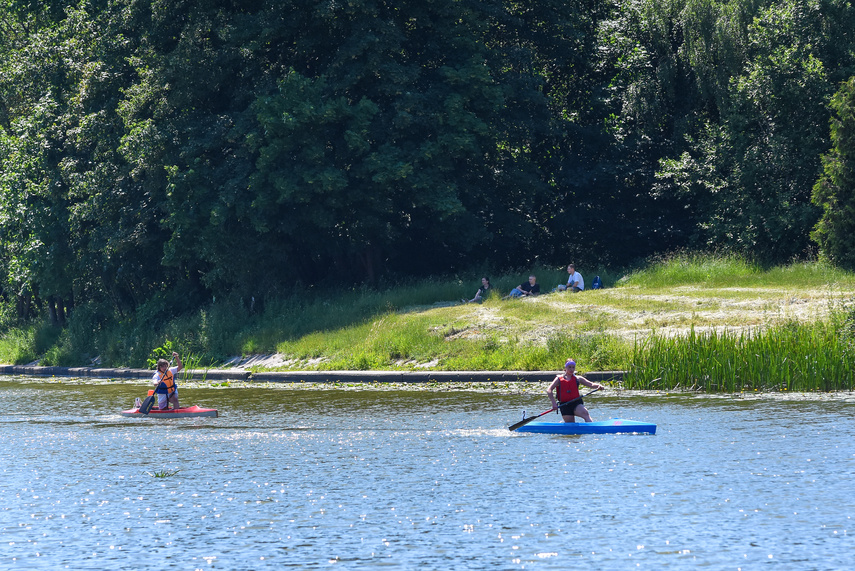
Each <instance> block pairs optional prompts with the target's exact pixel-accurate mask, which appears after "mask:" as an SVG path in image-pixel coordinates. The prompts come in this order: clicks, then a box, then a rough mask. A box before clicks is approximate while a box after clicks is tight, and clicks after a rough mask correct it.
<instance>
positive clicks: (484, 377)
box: [0, 365, 624, 384]
mask: <svg viewBox="0 0 855 571" xmlns="http://www.w3.org/2000/svg"><path fill="white" fill-rule="evenodd" d="M153 374H154V371H153V370H147V369H111V368H94V367H42V366H34V365H0V375H8V376H14V375H22V376H29V377H70V378H99V379H150V378H151V376H152V375H153ZM556 374H558V372H557V371H263V372H252V371H245V370H239V369H192V370H187V369H185V370H184V371H182V372H181V377H182V378H184V379H186V380H193V381H224V382H225V381H244V382H254V383H265V382H267V383H371V382H380V383H405V384H406V383H510V382H513V383H519V382H526V383H544V382H550V381H552V379H554V378H555V375H556ZM623 375H624V371H591V372H586V373H583V376H584V377H585V378H586V379H588V380H589V381H592V382H595V383H604V382H610V383H617V382H620V381H622V380H623Z"/></svg>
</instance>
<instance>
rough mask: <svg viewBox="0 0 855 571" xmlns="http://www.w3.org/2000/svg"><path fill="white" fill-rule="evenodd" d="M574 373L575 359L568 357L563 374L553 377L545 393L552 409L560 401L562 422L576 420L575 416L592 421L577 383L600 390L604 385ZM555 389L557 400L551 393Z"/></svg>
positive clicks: (556, 406)
mask: <svg viewBox="0 0 855 571" xmlns="http://www.w3.org/2000/svg"><path fill="white" fill-rule="evenodd" d="M575 373H576V361H574V360H573V359H568V360H567V362H566V363H564V374H563V375H557V376H556V377H555V380H554V381H552V384H551V385H549V388H548V389H546V394H547V395H549V400H551V401H552V408H553V409H556V408H559V407H558V405H559V403H561V407H560V409H561V416H562V417H563V418H564V422H576V418H575V417H577V416H578V417H581V418H583V419H585V422H592V420H591V415H590V414H589V413H588V409H587V408H585V403H583V402H582V396H581V395H580V394H579V385H580V384H582V385H585V386H586V387H591V388H592V389H596V390H601V389H604V388H605V387H604V386H603V385H601V384H600V383H592V382H591V381H589V380H588V379H586V378H585V377H583V376H581V375H579V376H577V375H576V374H575ZM556 389H557V390H558V400H557V401H556V400H555V395H554V394H553V393H554V392H555V391H556Z"/></svg>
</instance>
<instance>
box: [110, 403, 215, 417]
mask: <svg viewBox="0 0 855 571" xmlns="http://www.w3.org/2000/svg"><path fill="white" fill-rule="evenodd" d="M122 416H134V417H138V418H145V417H149V418H151V417H154V418H195V417H197V416H217V409H215V408H201V407H198V406H196V405H195V404H194V405H193V406H186V407H184V408H173V409H169V410H158V409H156V408H153V409H151V411H150V412H149V413H148V414H143V413H141V412H140V409H138V408H132V409H130V410H123V411H122Z"/></svg>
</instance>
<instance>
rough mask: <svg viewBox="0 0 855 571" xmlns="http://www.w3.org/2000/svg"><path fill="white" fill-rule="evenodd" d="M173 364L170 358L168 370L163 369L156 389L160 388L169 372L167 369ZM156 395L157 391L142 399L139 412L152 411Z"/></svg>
mask: <svg viewBox="0 0 855 571" xmlns="http://www.w3.org/2000/svg"><path fill="white" fill-rule="evenodd" d="M171 366H172V359H170V360H169V365H167V366H166V371H163V374H162V375H160V381H158V383H157V385H155V387H154V390H155V391H156V390H157V389H159V388H160V383H162V382H163V377H165V376H166V373H167V371H169V367H171ZM156 396H157V393H156V392H155V393H152V394H150V395H148V396H147V397H145V400H144V401H142V404H141V405H140V408H139V412H141V413H142V414H146V415H147V414H148V413H150V412H151V409H152V408H153V407H154V399H155V397H156Z"/></svg>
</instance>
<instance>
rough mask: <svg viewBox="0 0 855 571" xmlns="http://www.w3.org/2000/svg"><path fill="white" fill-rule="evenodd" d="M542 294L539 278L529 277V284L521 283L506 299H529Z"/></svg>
mask: <svg viewBox="0 0 855 571" xmlns="http://www.w3.org/2000/svg"><path fill="white" fill-rule="evenodd" d="M539 293H540V284H539V283H537V278H536V277H534V275H530V276H528V282H525V283H521V284H520V285H518V286H517V287H515V288H514V289H512V290H511V293H509V294H508V295H506V296H505V297H504V299H508V298H509V297H528V296H530V295H537V294H539Z"/></svg>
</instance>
